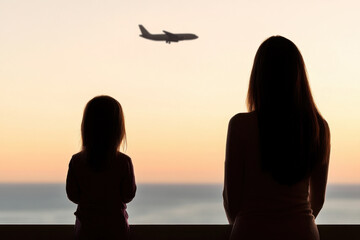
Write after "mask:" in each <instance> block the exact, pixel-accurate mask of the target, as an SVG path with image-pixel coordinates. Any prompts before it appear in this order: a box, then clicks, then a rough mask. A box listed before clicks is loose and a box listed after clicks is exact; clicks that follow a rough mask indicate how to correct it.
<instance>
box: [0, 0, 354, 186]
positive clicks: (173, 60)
mask: <svg viewBox="0 0 360 240" xmlns="http://www.w3.org/2000/svg"><path fill="white" fill-rule="evenodd" d="M359 10H360V3H359V2H358V1H355V0H353V1H350V0H344V1H334V0H327V1H325V0H312V1H310V0H305V1H304V0H302V1H285V0H273V1H267V0H262V1H258V0H255V1H245V0H241V1H229V0H226V1H213V0H206V1H205V0H197V1H188V0H185V1H173V0H152V1H139V0H131V1H130V0H124V1H116V0H108V1H94V0H92V1H91V0H77V1H70V0H54V1H46V0H34V1H26V0H12V1H7V0H0V83H1V89H0V92H1V94H0V114H1V115H0V182H64V181H65V179H66V172H67V168H68V162H69V160H70V158H71V156H72V154H74V153H76V152H78V151H79V150H80V149H81V136H80V124H81V118H82V112H83V109H84V107H85V104H86V103H87V102H88V101H89V100H90V99H91V98H93V97H94V96H97V95H102V94H105V95H110V96H112V97H114V98H116V99H117V100H118V101H119V102H120V103H121V104H122V106H123V109H124V112H125V119H126V131H127V149H126V151H125V153H126V154H128V155H129V156H130V157H131V158H132V160H133V164H134V168H135V174H136V179H137V181H138V182H142V183H145V182H146V183H221V182H222V181H223V165H224V156H225V142H226V132H227V125H228V121H229V119H230V118H231V117H232V116H233V115H234V114H236V113H238V112H246V111H247V109H246V105H245V99H246V93H247V87H248V81H249V76H250V71H251V67H252V63H253V59H254V55H255V53H256V50H257V48H258V47H259V45H260V44H261V43H262V42H263V41H264V40H265V39H266V38H268V37H270V36H272V35H282V36H285V37H287V38H289V39H290V40H292V41H293V42H294V43H295V44H296V45H297V46H298V48H299V49H300V51H301V53H302V55H303V57H304V60H305V63H306V66H307V70H308V75H309V81H310V86H311V88H312V92H313V96H314V99H315V102H316V104H317V106H318V108H319V110H320V112H321V114H322V115H323V117H324V118H325V119H326V120H327V121H328V123H329V126H330V130H331V144H332V149H331V157H330V170H329V182H330V183H360V174H359V172H360V162H359V159H360V140H359V139H360V138H359V136H360V125H359V122H360V112H359V105H360V95H359V92H360V81H359V80H360V72H359V68H358V62H359V56H360V45H359V43H360V29H359V27H358V23H359V22H360V15H359V14H358V12H359ZM139 24H142V25H144V26H145V27H146V28H147V30H148V31H149V32H151V33H162V31H163V30H166V31H169V32H172V33H194V34H196V35H197V36H199V38H198V39H196V40H192V41H184V42H179V43H171V44H166V43H164V42H155V41H150V40H146V39H143V38H141V37H139V34H140V30H139V28H138V25H139ZM276 107H281V106H276Z"/></svg>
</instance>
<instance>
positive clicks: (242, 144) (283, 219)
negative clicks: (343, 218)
mask: <svg viewBox="0 0 360 240" xmlns="http://www.w3.org/2000/svg"><path fill="white" fill-rule="evenodd" d="M228 134H229V135H228V145H227V156H226V157H227V161H226V163H225V164H226V165H225V169H226V176H225V186H224V205H225V209H226V210H227V214H228V218H229V220H231V219H233V220H234V223H233V224H234V227H233V232H232V239H278V240H280V239H302V240H303V239H319V236H318V232H317V228H316V225H315V223H314V216H313V214H312V210H311V206H310V202H309V182H310V178H309V177H307V178H305V179H303V180H301V181H300V182H298V183H296V184H294V185H291V186H288V185H282V184H279V183H278V182H277V181H276V180H274V179H273V177H272V176H271V174H269V173H267V172H265V171H263V169H262V167H261V159H260V143H259V129H258V120H257V115H256V113H255V112H251V113H242V114H237V115H235V116H234V117H233V118H232V119H231V121H230V124H229V132H228ZM279 148H281V146H279ZM230 154H231V156H230ZM289 157H290V156H289Z"/></svg>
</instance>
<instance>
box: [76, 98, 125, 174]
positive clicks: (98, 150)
mask: <svg viewBox="0 0 360 240" xmlns="http://www.w3.org/2000/svg"><path fill="white" fill-rule="evenodd" d="M81 137H82V150H83V152H84V153H85V156H86V160H87V162H88V164H89V165H90V167H92V168H93V169H95V170H100V169H102V167H103V166H105V164H106V163H107V162H108V161H109V160H110V159H112V158H113V157H115V155H116V153H117V151H118V150H119V147H120V145H121V143H122V142H123V140H125V141H126V132H125V122H124V115H123V111H122V107H121V105H120V103H119V102H118V101H117V100H115V99H114V98H112V97H109V96H97V97H94V98H93V99H91V100H90V101H89V102H88V103H87V105H86V107H85V110H84V114H83V119H82V123H81Z"/></svg>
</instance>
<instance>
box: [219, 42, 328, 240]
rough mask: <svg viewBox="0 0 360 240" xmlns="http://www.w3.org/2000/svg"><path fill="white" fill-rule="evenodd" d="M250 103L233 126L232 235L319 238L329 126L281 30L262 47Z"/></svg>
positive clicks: (228, 186)
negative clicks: (318, 219) (318, 218)
mask: <svg viewBox="0 0 360 240" xmlns="http://www.w3.org/2000/svg"><path fill="white" fill-rule="evenodd" d="M247 105H248V110H249V113H240V114H237V115H235V116H234V117H233V118H232V119H231V120H230V123H229V129H228V137H227V145H226V160H225V183H224V192H223V197H224V207H225V211H226V214H227V217H228V220H229V223H230V224H231V225H232V233H231V237H230V239H242V240H246V239H277V240H282V239H284V240H285V239H286V240H288V239H292V240H296V239H299V240H300V239H301V240H307V239H314V240H317V239H319V233H318V230H317V227H316V224H315V222H314V219H315V218H316V216H317V215H318V213H319V211H320V210H321V208H322V206H323V203H324V199H325V189H326V182H327V173H328V165H329V154H330V132H329V127H328V125H327V123H326V121H325V120H324V119H323V118H322V116H321V115H320V113H319V111H318V110H317V108H316V105H315V103H314V100H313V98H312V95H311V90H310V87H309V83H308V79H307V75H306V69H305V64H304V61H303V58H302V56H301V54H300V52H299V50H298V49H297V47H296V46H295V44H294V43H292V42H291V41H290V40H288V39H286V38H284V37H281V36H274V37H270V38H269V39H267V40H266V41H264V42H263V43H262V44H261V46H260V47H259V49H258V51H257V53H256V56H255V60H254V65H253V69H252V72H251V76H250V84H249V89H248V96H247Z"/></svg>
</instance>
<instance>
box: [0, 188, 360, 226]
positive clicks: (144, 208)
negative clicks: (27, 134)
mask: <svg viewBox="0 0 360 240" xmlns="http://www.w3.org/2000/svg"><path fill="white" fill-rule="evenodd" d="M75 208H76V205H74V204H72V203H71V202H70V201H69V200H68V199H67V198H66V193H65V185H64V184H0V224H4V223H37V224H39V223H40V224H41V223H44V224H45V223H47V224H63V223H73V222H74V215H73V212H74V211H75ZM128 213H129V216H130V218H129V222H130V223H131V224H141V223H145V224H156V223H162V224H168V223H174V224H176V223H187V224H196V223H203V224H224V223H227V221H226V217H225V212H224V210H223V206H222V185H220V184H218V185H216V184H202V185H172V184H140V185H139V186H138V191H137V195H136V198H135V199H134V200H133V202H131V203H130V204H129V205H128ZM316 222H317V223H318V224H319V223H320V224H334V223H341V224H350V223H357V224H359V223H360V185H329V186H328V189H327V195H326V202H325V205H324V208H323V210H322V211H321V213H320V215H319V216H318V218H317V220H316Z"/></svg>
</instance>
